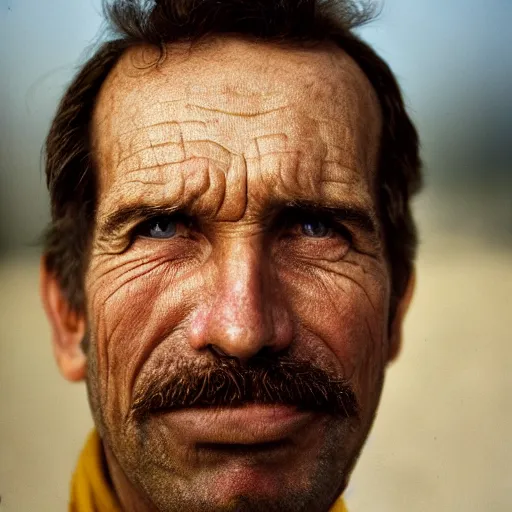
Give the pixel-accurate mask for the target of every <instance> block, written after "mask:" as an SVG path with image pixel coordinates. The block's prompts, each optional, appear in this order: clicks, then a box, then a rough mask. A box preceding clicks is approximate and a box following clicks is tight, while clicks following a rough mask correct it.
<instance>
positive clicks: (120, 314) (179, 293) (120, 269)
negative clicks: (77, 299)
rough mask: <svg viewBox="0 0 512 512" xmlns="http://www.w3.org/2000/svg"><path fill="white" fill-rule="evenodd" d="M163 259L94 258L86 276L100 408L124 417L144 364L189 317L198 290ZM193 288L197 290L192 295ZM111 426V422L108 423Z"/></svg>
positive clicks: (192, 278)
mask: <svg viewBox="0 0 512 512" xmlns="http://www.w3.org/2000/svg"><path fill="white" fill-rule="evenodd" d="M178 274H179V272H177V271H176V268H175V266H174V265H172V264H169V260H168V258H167V257H166V254H154V255H152V256H151V257H141V255H140V254H138V253H137V251H134V252H133V253H132V254H130V255H128V254H126V255H116V256H98V257H97V258H96V259H95V260H93V261H92V262H91V266H90V268H89V271H88V273H87V279H86V293H87V297H88V313H89V315H88V316H89V319H90V329H91V333H92V335H93V336H94V339H95V344H94V346H95V348H96V354H95V355H96V363H97V364H96V365H97V373H98V378H99V382H100V395H101V397H100V400H101V406H102V408H103V410H104V413H105V415H106V418H107V421H109V420H108V417H110V418H114V417H115V420H116V421H115V423H117V421H118V420H119V418H118V416H119V415H121V416H124V415H125V414H126V412H127V411H128V410H129V407H130V405H131V398H132V389H133V386H134V383H135V380H136V378H137V375H138V374H139V372H140V370H141V368H142V366H143V365H144V363H145V361H146V360H147V359H148V357H149V355H150V354H151V353H152V352H153V351H154V350H155V348H156V347H157V346H158V345H159V344H160V343H161V342H162V341H163V340H165V339H166V338H167V337H169V336H170V335H171V333H172V334H173V335H174V336H176V337H178V336H177V335H176V333H177V331H179V326H180V325H181V324H182V322H183V321H184V319H185V318H186V317H187V315H188V314H189V312H190V310H191V307H192V298H195V299H196V300H197V296H198V292H199V290H200V289H201V288H202V286H201V282H202V277H201V274H198V273H194V274H193V275H192V274H190V273H189V274H186V273H185V274H183V275H178ZM198 288H199V290H198ZM111 421H112V420H111Z"/></svg>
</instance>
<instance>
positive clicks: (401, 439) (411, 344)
mask: <svg viewBox="0 0 512 512" xmlns="http://www.w3.org/2000/svg"><path fill="white" fill-rule="evenodd" d="M431 235H432V236H429V238H428V243H425V244H424V246H423V248H422V252H421V257H420V259H419V265H418V289H417V294H416V297H415V301H414V305H413V308H412V311H411V313H410V315H409V317H408V319H407V324H406V331H405V345H404V348H403V351H402V354H401V356H400V358H399V360H398V361H397V362H396V363H395V364H393V365H392V366H391V367H390V369H389V372H388V377H387V382H386V386H385V390H384V395H383V399H382V403H381V407H380V411H379V414H378V417H377V421H376V424H375V427H374V429H373V431H372V433H371V435H370V438H369V440H368V442H367V445H366V447H365V450H364V452H363V455H362V457H361V459H360V462H359V464H358V466H357V468H356V471H355V473H354V475H353V478H352V481H351V484H350V487H349V489H348V491H347V494H346V497H347V501H348V505H349V508H350V511H351V512H373V511H375V512H402V511H403V512H406V511H407V512H411V511H414V512H432V511H434V510H435V511H436V512H441V511H442V512H459V511H460V512H509V511H511V510H512V377H511V365H512V335H511V333H510V329H509V323H508V322H509V321H510V318H511V316H512V305H511V303H512V301H511V297H512V249H510V247H509V248H508V249H507V248H506V246H502V247H499V246H497V245H494V244H492V243H490V242H489V241H488V240H486V239H485V238H481V237H471V236H466V235H457V232H456V231H455V232H451V233H450V234H445V235H439V234H438V233H437V234H436V233H431ZM37 273H38V268H37V260H36V258H34V257H33V256H30V255H29V256H26V255H21V254H16V255H11V256H10V257H4V259H3V260H2V261H1V262H0V290H1V292H0V495H1V497H2V502H1V504H0V511H1V512H33V511H37V512H46V511H48V512H50V511H51V512H53V511H58V510H65V509H66V501H67V496H68V481H69V477H70V474H71V471H72V468H73V465H74V463H75V460H76V456H77V454H78V451H79V449H80V447H81V445H82V442H83V440H84V437H85V435H86V432H87V431H88V430H89V429H90V427H91V419H90V416H89V411H88V406H87V402H86V396H85V388H84V386H83V385H72V384H68V383H66V382H65V381H64V380H62V379H61V377H60V376H59V374H58V372H57V369H56V366H55V363H54V362H53V357H52V353H51V349H50V339H49V338H50V333H49V328H48V326H47V324H46V321H45V318H44V316H43V312H42V310H41V308H40V305H39V299H38V291H37V286H38V285H37Z"/></svg>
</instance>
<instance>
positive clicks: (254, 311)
mask: <svg viewBox="0 0 512 512" xmlns="http://www.w3.org/2000/svg"><path fill="white" fill-rule="evenodd" d="M214 261H215V277H214V278H213V279H211V280H208V281H209V282H210V283H211V284H210V285H209V287H211V289H210V290H209V293H208V295H209V296H210V300H209V301H207V302H208V305H203V306H199V309H198V310H197V311H196V314H195V315H194V317H193V320H192V325H191V333H190V337H189V340H190V343H191V345H192V347H193V348H194V349H196V350H201V349H205V348H207V347H212V348H213V349H214V351H215V352H217V353H221V354H223V355H227V356H230V357H236V358H237V359H240V360H242V361H246V360H248V359H250V358H251V357H253V356H255V355H256V354H258V352H260V351H261V350H262V349H264V348H265V349H267V350H270V351H271V352H280V351H283V350H285V349H286V348H287V347H288V346H289V345H290V343H291V341H292V338H293V324H292V316H291V312H290V311H289V307H288V305H287V301H286V300H285V297H284V293H283V289H282V287H281V286H280V284H279V279H278V278H277V276H276V272H275V271H274V269H273V268H272V265H271V262H270V261H269V257H268V256H267V255H265V251H264V250H263V248H262V247H261V244H258V243H257V241H255V240H231V241H230V242H226V246H225V247H224V248H223V249H222V251H220V253H219V254H218V255H217V256H216V257H214Z"/></svg>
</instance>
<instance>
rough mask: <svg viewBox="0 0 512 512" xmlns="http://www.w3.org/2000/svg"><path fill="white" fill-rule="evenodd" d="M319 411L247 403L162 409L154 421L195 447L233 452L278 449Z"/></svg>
mask: <svg viewBox="0 0 512 512" xmlns="http://www.w3.org/2000/svg"><path fill="white" fill-rule="evenodd" d="M319 416H320V415H319V414H317V413H313V412H310V411H301V410H299V409H297V408H296V407H291V406H287V405H263V404H250V405H244V406H239V407H205V408H189V409H179V410H175V411H162V412H159V413H158V414H157V417H158V420H159V421H161V422H162V423H163V424H164V425H167V426H168V427H169V428H171V429H172V430H173V431H174V432H179V433H180V435H181V436H184V437H186V438H187V439H188V440H189V442H191V443H193V444H194V445H195V447H196V449H198V450H206V451H208V452H219V453H220V452H222V453H226V454H228V453H231V454H233V455H235V454H256V453H264V452H269V451H276V450H277V451H279V450H281V449H283V448H285V447H286V446H288V445H289V444H290V440H291V439H293V438H294V437H295V436H296V435H297V434H298V433H299V432H301V431H302V430H303V429H305V428H308V427H309V426H311V424H312V422H314V421H315V420H318V418H319Z"/></svg>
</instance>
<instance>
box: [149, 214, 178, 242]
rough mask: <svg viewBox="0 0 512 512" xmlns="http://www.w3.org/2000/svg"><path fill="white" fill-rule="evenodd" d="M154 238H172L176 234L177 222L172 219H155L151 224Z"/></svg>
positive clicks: (150, 229) (151, 234) (150, 227)
mask: <svg viewBox="0 0 512 512" xmlns="http://www.w3.org/2000/svg"><path fill="white" fill-rule="evenodd" d="M149 234H150V236H152V237H153V238H171V237H172V236H174V235H175V234H176V222H173V221H172V220H170V219H155V220H154V221H152V222H151V224H150V226H149Z"/></svg>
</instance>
